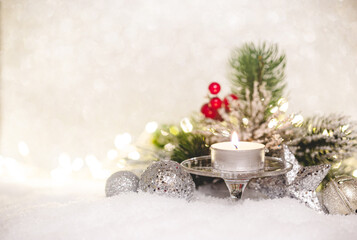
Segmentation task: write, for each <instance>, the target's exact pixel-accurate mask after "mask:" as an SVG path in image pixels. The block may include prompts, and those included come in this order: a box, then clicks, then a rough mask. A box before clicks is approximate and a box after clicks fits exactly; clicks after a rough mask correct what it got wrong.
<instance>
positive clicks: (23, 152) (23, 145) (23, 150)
mask: <svg viewBox="0 0 357 240" xmlns="http://www.w3.org/2000/svg"><path fill="white" fill-rule="evenodd" d="M18 148H19V153H20V154H21V155H22V156H23V157H26V156H27V155H29V153H30V150H29V147H28V146H27V144H26V143H25V142H24V141H20V142H19V144H18Z"/></svg>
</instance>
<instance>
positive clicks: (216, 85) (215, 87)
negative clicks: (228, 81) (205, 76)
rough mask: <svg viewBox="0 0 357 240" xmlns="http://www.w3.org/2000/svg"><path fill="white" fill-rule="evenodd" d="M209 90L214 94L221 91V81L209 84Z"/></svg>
mask: <svg viewBox="0 0 357 240" xmlns="http://www.w3.org/2000/svg"><path fill="white" fill-rule="evenodd" d="M208 90H209V91H210V92H211V93H212V94H217V93H219V91H221V85H219V83H216V82H213V83H211V84H210V85H209V86H208Z"/></svg>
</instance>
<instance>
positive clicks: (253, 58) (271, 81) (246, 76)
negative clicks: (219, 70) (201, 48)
mask: <svg viewBox="0 0 357 240" xmlns="http://www.w3.org/2000/svg"><path fill="white" fill-rule="evenodd" d="M229 63H230V66H231V67H232V69H233V72H232V78H231V82H232V85H233V88H232V91H233V92H234V93H236V94H238V95H239V97H240V99H244V100H247V97H246V96H247V94H246V93H247V91H249V93H250V94H251V95H252V94H253V93H254V91H253V90H254V84H255V83H258V85H259V86H261V85H263V84H265V88H266V90H267V91H270V92H271V99H270V102H269V106H270V107H272V106H275V105H276V104H277V102H278V101H279V99H280V98H282V97H283V92H284V89H285V86H286V83H285V82H284V80H285V73H284V70H285V66H286V58H285V54H284V53H280V52H279V49H278V45H277V44H270V45H269V44H267V43H265V42H264V43H262V44H259V45H255V44H254V43H246V44H244V45H243V46H242V47H240V48H237V49H235V50H234V51H233V53H232V56H231V59H230V61H229ZM260 94H262V93H260ZM250 97H252V96H250ZM269 110H270V108H268V109H267V111H266V114H270V112H269Z"/></svg>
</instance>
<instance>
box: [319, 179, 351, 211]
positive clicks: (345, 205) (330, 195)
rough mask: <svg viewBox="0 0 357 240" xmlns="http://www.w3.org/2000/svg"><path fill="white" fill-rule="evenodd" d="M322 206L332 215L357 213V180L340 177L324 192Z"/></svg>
mask: <svg viewBox="0 0 357 240" xmlns="http://www.w3.org/2000/svg"><path fill="white" fill-rule="evenodd" d="M321 197H322V204H323V205H324V207H325V208H326V210H327V211H328V212H329V213H331V214H343V215H347V214H352V213H357V179H355V178H353V177H349V176H339V177H336V178H335V179H332V180H331V181H330V182H328V183H327V185H326V188H325V189H324V190H323V191H322V196H321Z"/></svg>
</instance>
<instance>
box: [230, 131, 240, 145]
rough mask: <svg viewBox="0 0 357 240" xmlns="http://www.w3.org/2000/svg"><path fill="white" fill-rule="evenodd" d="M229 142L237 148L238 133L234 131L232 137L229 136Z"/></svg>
mask: <svg viewBox="0 0 357 240" xmlns="http://www.w3.org/2000/svg"><path fill="white" fill-rule="evenodd" d="M231 142H232V144H233V145H234V147H235V148H236V149H238V143H239V139H238V134H237V133H236V132H233V134H232V138H231Z"/></svg>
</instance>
